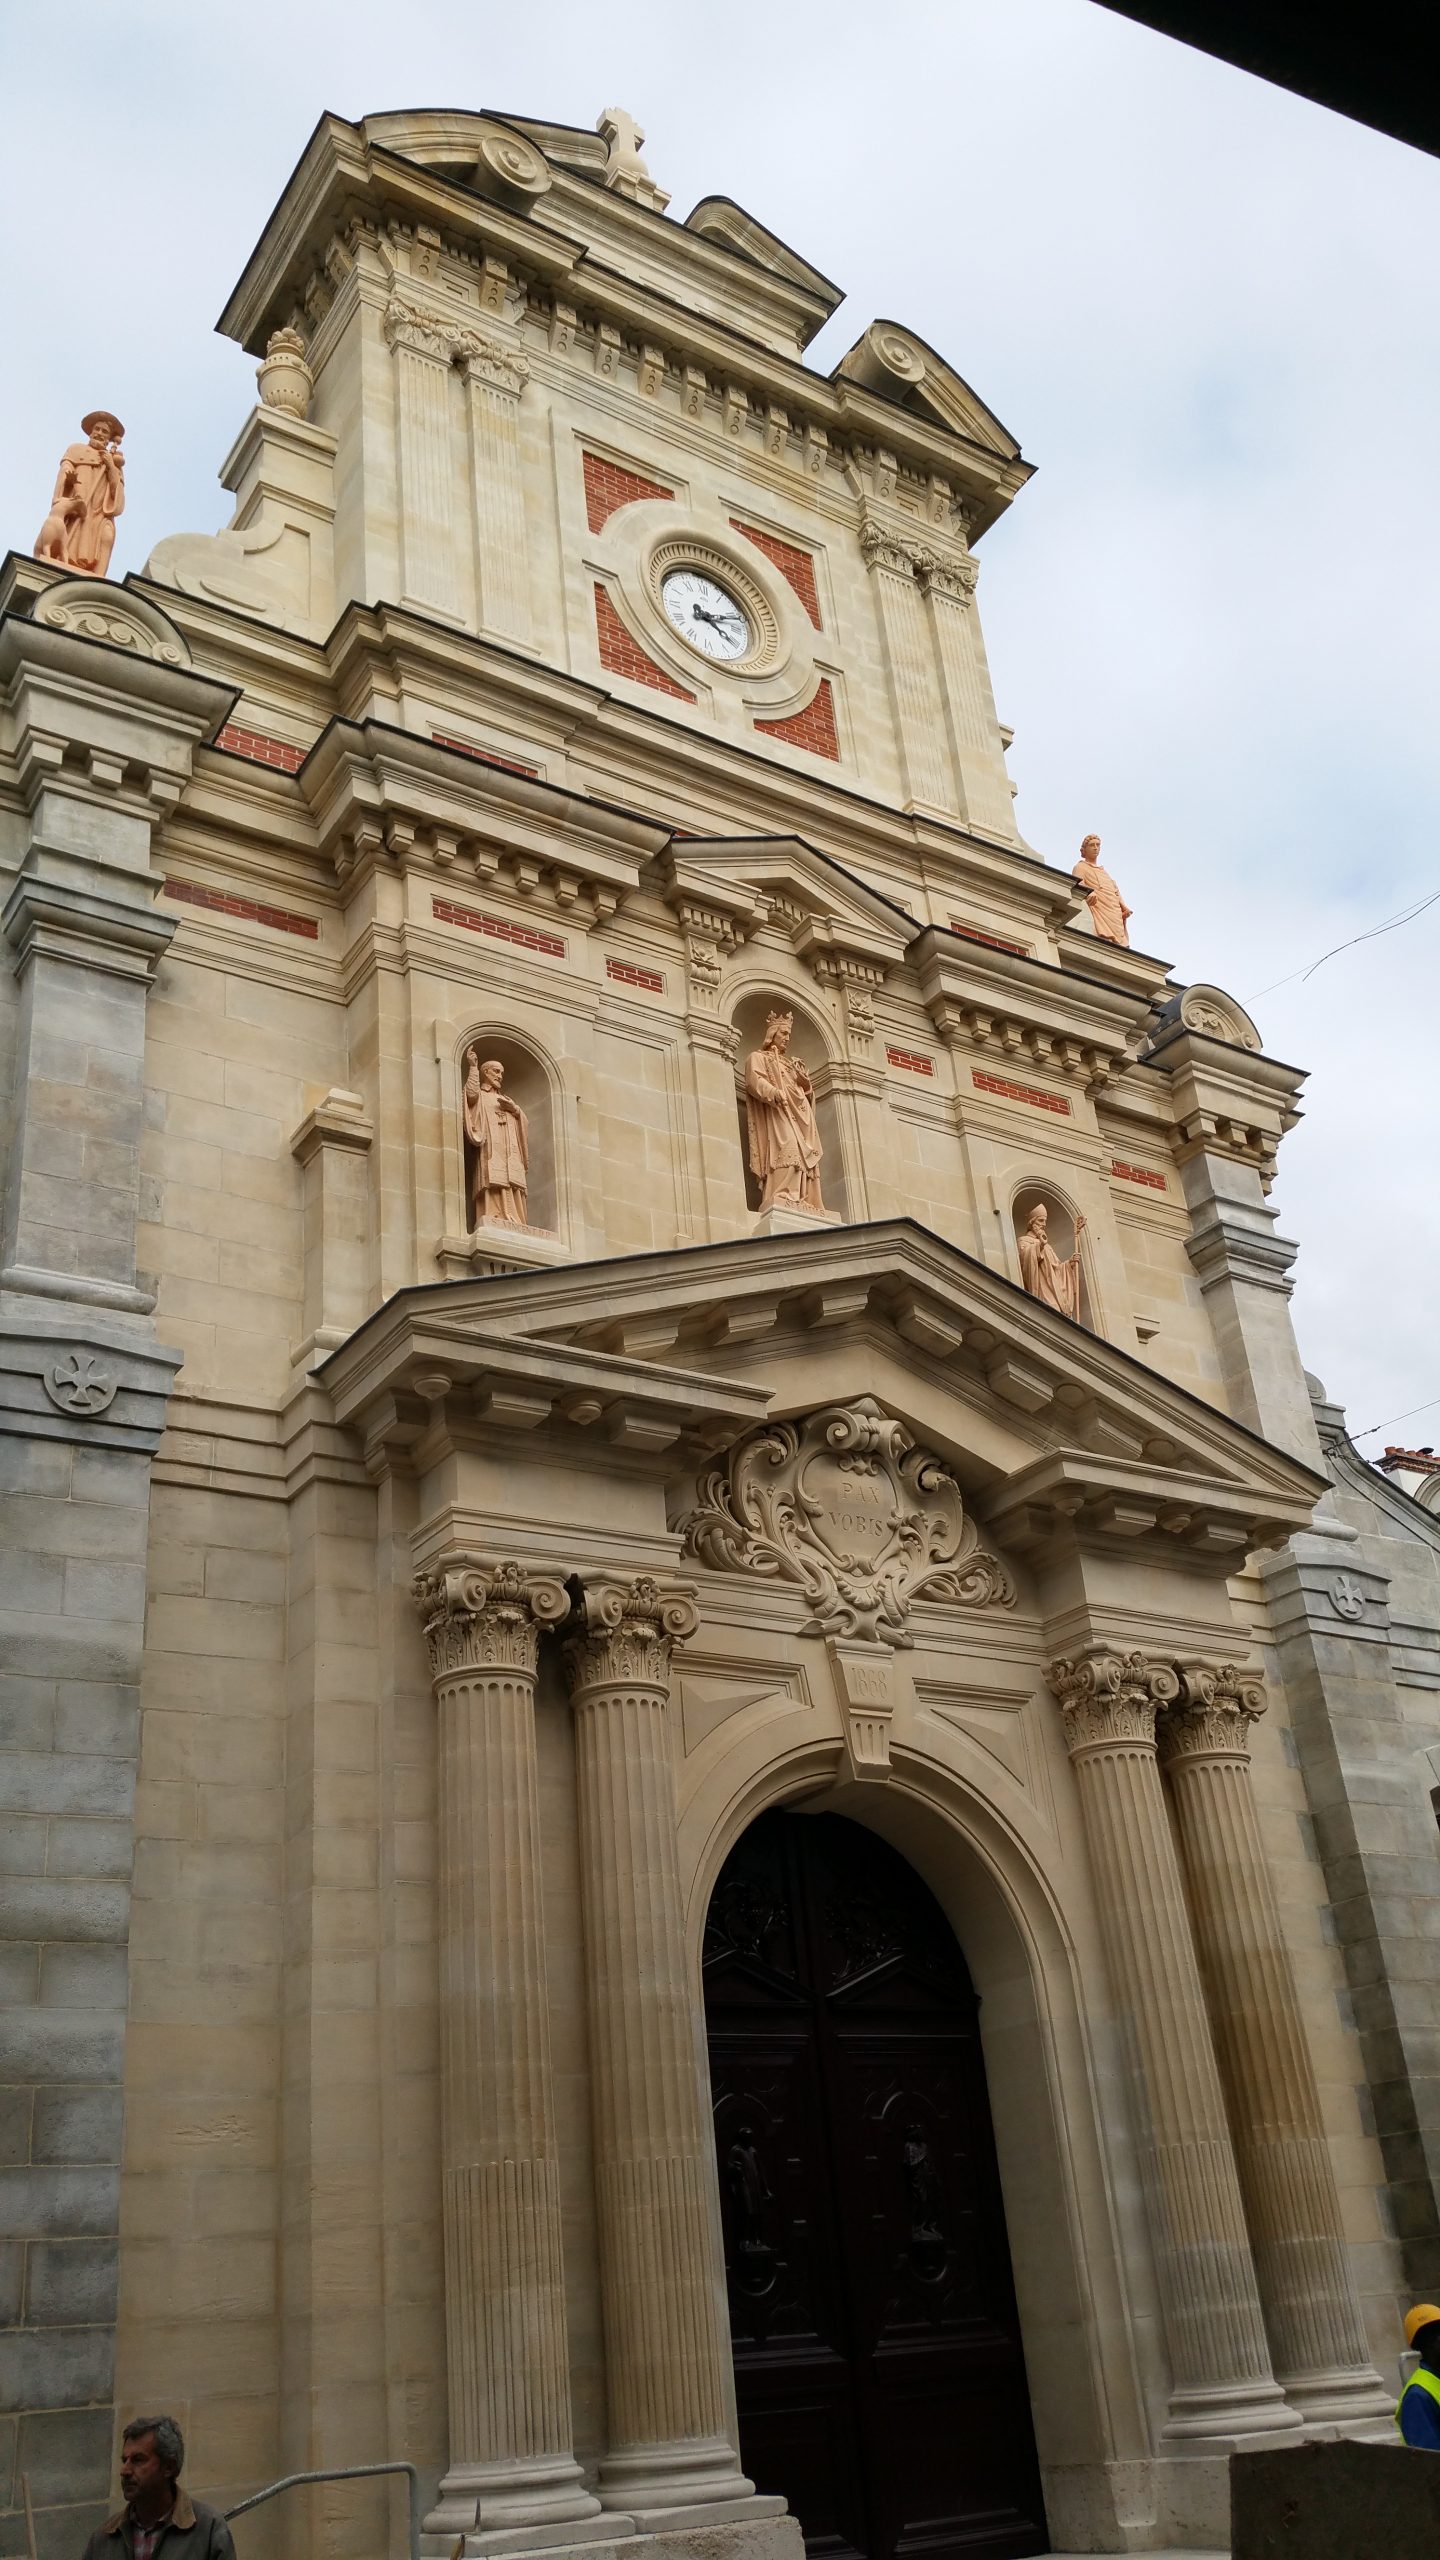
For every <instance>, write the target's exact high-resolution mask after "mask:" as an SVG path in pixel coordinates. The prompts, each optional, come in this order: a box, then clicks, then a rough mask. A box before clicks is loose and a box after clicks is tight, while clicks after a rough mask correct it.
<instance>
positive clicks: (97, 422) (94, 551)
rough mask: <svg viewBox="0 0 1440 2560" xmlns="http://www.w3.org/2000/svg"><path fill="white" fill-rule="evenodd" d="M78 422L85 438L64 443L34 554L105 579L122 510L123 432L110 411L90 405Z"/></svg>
mask: <svg viewBox="0 0 1440 2560" xmlns="http://www.w3.org/2000/svg"><path fill="white" fill-rule="evenodd" d="M80 425H81V429H82V431H83V433H84V434H85V435H86V436H87V437H88V438H89V442H88V443H87V444H72V445H67V446H66V448H65V451H64V453H63V455H62V456H61V461H60V469H59V472H58V474H57V476H56V480H55V495H54V497H53V498H52V499H51V501H50V513H49V514H48V516H47V517H46V519H45V521H44V523H43V524H42V526H41V527H40V530H39V532H38V534H37V535H36V537H35V556H36V558H37V559H39V560H53V561H55V562H56V563H57V564H58V565H59V566H60V567H61V568H65V569H74V570H75V571H76V572H77V573H78V574H79V575H80V576H82V577H87V578H103V577H104V576H105V575H106V574H107V572H108V570H109V566H110V554H111V552H112V551H113V550H114V548H115V519H116V517H117V516H118V515H123V514H124V512H125V456H124V454H123V453H122V452H121V450H120V439H121V437H122V436H123V434H124V433H125V430H124V428H123V427H122V426H121V424H120V421H119V419H118V418H115V417H112V416H111V414H110V411H109V410H108V409H92V410H91V412H90V415H89V417H88V418H82V419H81V421H80Z"/></svg>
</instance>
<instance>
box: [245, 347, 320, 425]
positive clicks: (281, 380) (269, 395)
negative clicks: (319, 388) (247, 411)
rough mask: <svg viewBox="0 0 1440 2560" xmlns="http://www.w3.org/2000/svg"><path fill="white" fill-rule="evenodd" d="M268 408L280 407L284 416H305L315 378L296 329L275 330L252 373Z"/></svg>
mask: <svg viewBox="0 0 1440 2560" xmlns="http://www.w3.org/2000/svg"><path fill="white" fill-rule="evenodd" d="M255 379H256V381H257V382H258V384H259V385H260V398H261V400H262V402H263V404H264V406H265V407H266V408H267V409H283V410H284V412H285V414H286V416H287V417H291V418H308V417H309V415H310V395H311V393H312V391H313V390H314V388H315V377H314V375H313V374H312V373H311V371H310V367H309V366H308V364H307V363H306V361H305V341H304V339H303V338H302V337H301V335H300V332H299V330H298V329H277V330H275V332H274V334H273V335H272V336H271V337H270V338H269V339H268V340H267V341H266V346H265V361H264V363H263V364H262V365H261V366H260V368H259V370H258V372H257V373H256V376H255Z"/></svg>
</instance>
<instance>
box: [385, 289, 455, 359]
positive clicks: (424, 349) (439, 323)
mask: <svg viewBox="0 0 1440 2560" xmlns="http://www.w3.org/2000/svg"><path fill="white" fill-rule="evenodd" d="M384 327H385V335H386V337H387V338H388V340H389V342H390V344H391V346H392V347H395V348H400V347H408V348H409V349H410V352H411V353H412V355H421V356H434V357H435V358H437V360H438V361H439V362H440V363H441V364H450V363H451V362H452V361H453V359H454V354H455V338H456V329H455V323H454V322H453V321H452V320H451V318H450V316H449V314H448V313H447V312H444V311H435V310H432V309H431V308H430V307H429V305H428V304H425V303H414V302H401V301H400V300H399V299H398V298H396V299H394V300H392V301H390V302H388V303H387V304H386V306H385V321H384Z"/></svg>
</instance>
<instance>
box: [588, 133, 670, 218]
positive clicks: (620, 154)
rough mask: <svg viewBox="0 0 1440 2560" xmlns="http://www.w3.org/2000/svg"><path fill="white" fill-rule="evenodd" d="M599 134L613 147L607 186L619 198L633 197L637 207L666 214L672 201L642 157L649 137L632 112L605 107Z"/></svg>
mask: <svg viewBox="0 0 1440 2560" xmlns="http://www.w3.org/2000/svg"><path fill="white" fill-rule="evenodd" d="M595 130H596V132H597V133H598V134H600V135H601V136H602V138H603V139H604V141H606V142H607V143H608V144H609V146H610V158H609V161H608V162H607V164H606V169H605V184H606V186H607V187H609V188H611V189H613V191H614V193H615V194H616V195H618V196H629V197H630V199H631V201H632V203H634V204H645V205H649V207H650V208H651V211H652V212H654V213H663V212H664V210H665V207H666V206H667V204H668V203H669V201H670V198H669V197H668V195H667V194H666V192H665V190H664V188H663V187H657V186H656V184H655V181H654V179H653V178H652V177H651V175H650V172H649V170H648V169H647V168H646V166H645V163H644V161H643V160H642V159H641V157H640V147H641V144H642V143H643V142H644V140H645V136H644V134H643V133H642V131H641V129H640V127H639V125H638V124H637V123H636V121H635V118H634V117H633V116H632V115H631V113H630V110H629V108H628V107H602V108H601V111H600V113H599V115H598V116H597V117H596V119H595Z"/></svg>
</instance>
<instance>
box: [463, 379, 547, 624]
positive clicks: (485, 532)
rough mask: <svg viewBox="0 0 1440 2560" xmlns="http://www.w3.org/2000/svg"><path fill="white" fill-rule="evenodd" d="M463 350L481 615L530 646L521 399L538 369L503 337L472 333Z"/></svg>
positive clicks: (476, 578) (479, 619)
mask: <svg viewBox="0 0 1440 2560" xmlns="http://www.w3.org/2000/svg"><path fill="white" fill-rule="evenodd" d="M460 353H461V354H462V356H463V359H464V367H465V384H466V389H467V391H468V393H469V398H470V454H471V468H472V473H473V487H474V492H475V570H476V576H475V583H476V590H477V594H478V598H479V609H478V615H477V619H478V622H479V627H480V629H481V630H482V631H486V632H493V633H494V634H495V636H496V638H497V639H500V640H508V641H511V642H518V643H519V645H520V646H521V647H522V648H523V647H526V646H528V644H529V642H530V640H531V638H532V626H531V610H530V565H529V551H528V544H527V538H526V525H525V483H524V476H523V472H522V467H521V465H522V454H521V441H520V433H521V431H520V399H521V394H522V392H523V391H524V388H525V385H526V383H527V382H528V381H529V378H530V367H529V365H528V363H527V362H526V360H525V357H524V356H523V355H522V354H521V353H520V352H519V349H518V348H514V347H509V346H506V345H505V344H504V343H503V342H502V341H501V340H500V339H498V338H491V337H475V336H469V337H466V338H465V339H464V340H463V341H462V342H461V344H460Z"/></svg>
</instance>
